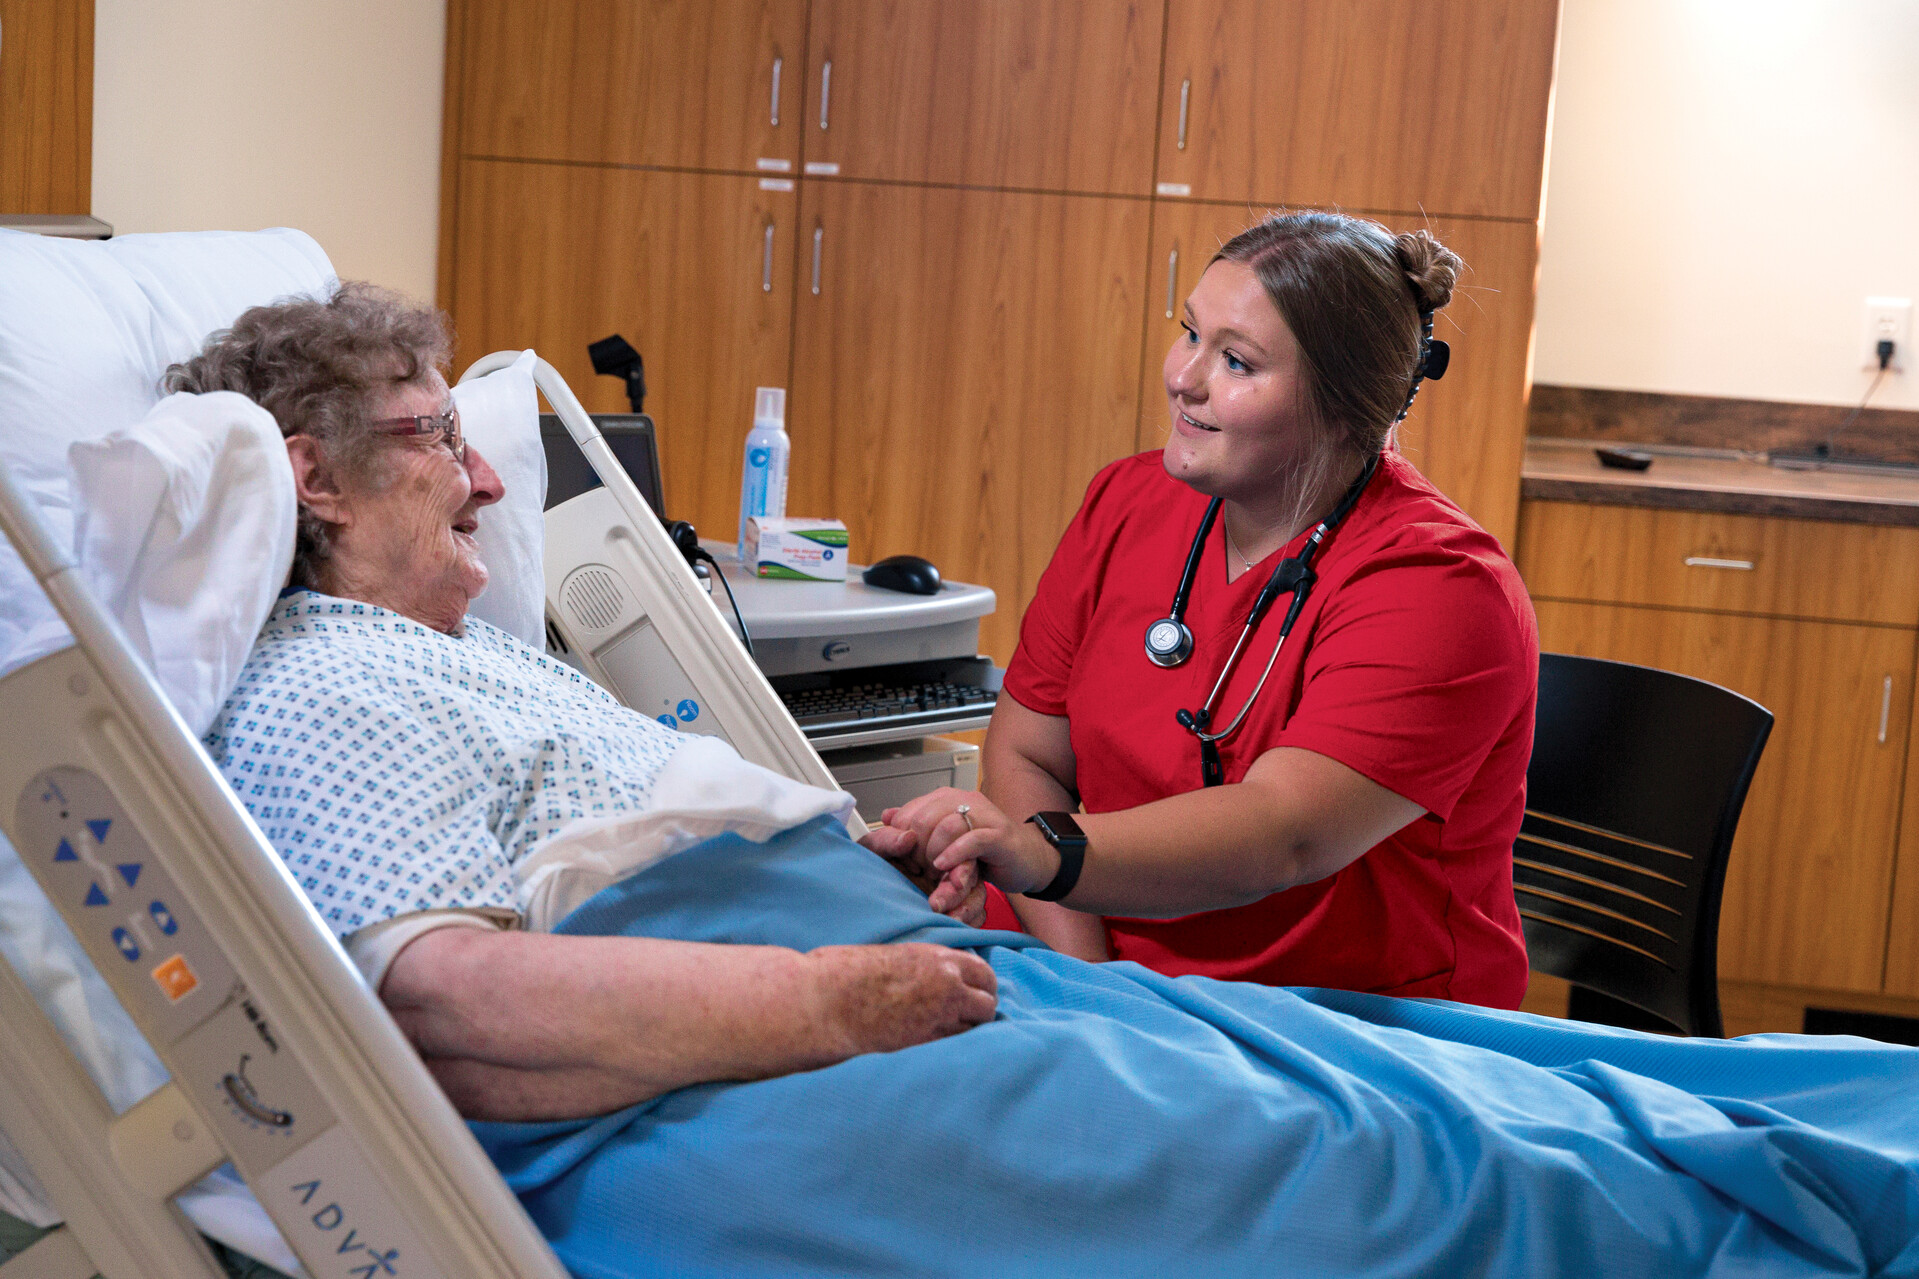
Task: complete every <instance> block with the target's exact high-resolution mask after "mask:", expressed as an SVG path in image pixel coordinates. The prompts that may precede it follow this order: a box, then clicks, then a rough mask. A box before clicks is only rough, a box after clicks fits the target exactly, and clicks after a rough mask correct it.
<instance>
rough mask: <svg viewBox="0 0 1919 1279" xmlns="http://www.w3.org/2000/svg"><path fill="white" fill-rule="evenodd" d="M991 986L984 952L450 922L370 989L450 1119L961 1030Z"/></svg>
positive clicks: (744, 1072)
mask: <svg viewBox="0 0 1919 1279" xmlns="http://www.w3.org/2000/svg"><path fill="white" fill-rule="evenodd" d="M995 991H996V985H995V980H994V977H993V970H992V968H991V967H989V966H988V965H987V964H986V962H985V961H984V960H982V959H980V958H979V957H978V956H977V955H974V954H972V953H971V952H969V951H958V950H952V949H949V948H947V947H944V946H928V945H916V944H899V945H891V946H828V947H823V948H821V949H819V950H815V951H812V952H810V953H806V954H802V953H800V952H799V951H795V950H787V949H784V948H781V947H777V946H726V945H709V944H706V943H700V942H680V941H664V940H657V939H653V938H630V937H573V936H559V935H553V934H544V933H520V932H482V931H479V930H476V929H466V928H443V929H439V930H438V931H435V932H430V933H426V934H424V935H422V936H421V937H420V938H418V939H417V940H416V941H414V942H413V943H411V944H410V945H408V946H407V948H406V949H405V950H402V951H401V952H400V953H399V955H398V956H397V957H396V958H395V959H394V961H393V964H392V967H390V968H389V969H388V970H387V976H386V980H385V981H384V982H383V983H381V986H380V998H381V999H382V1000H383V1001H384V1002H385V1003H386V1006H387V1008H388V1009H389V1010H390V1011H391V1012H392V1013H393V1016H394V1019H395V1020H396V1021H398V1022H399V1024H400V1028H401V1030H403V1031H404V1032H405V1033H406V1036H407V1038H408V1039H410V1040H412V1041H413V1044H414V1047H416V1048H417V1049H418V1050H419V1052H420V1055H421V1056H422V1057H423V1058H424V1059H425V1061H426V1065H427V1069H429V1070H431V1071H432V1072H433V1074H434V1076H435V1078H437V1079H438V1080H439V1081H440V1085H441V1087H443V1088H445V1089H446V1091H447V1095H448V1096H449V1097H451V1098H452V1099H453V1104H454V1105H455V1106H456V1107H457V1108H458V1109H459V1111H460V1113H462V1114H463V1115H466V1116H467V1117H469V1118H473V1119H506V1120H542V1119H561V1118H575V1117H581V1116H586V1115H596V1114H604V1113H606V1112H608V1111H611V1110H617V1109H619V1108H620V1107H622V1106H629V1105H632V1104H633V1103H635V1102H639V1101H644V1100H646V1099H647V1098H649V1097H655V1096H658V1095H659V1094H661V1093H664V1092H669V1091H671V1090H673V1089H675V1088H682V1087H685V1086H686V1085H688V1084H695V1083H704V1082H706V1081H709V1080H720V1079H765V1078H769V1077H771V1076H774V1075H785V1074H791V1073H793V1072H795V1071H801V1070H813V1069H817V1068H819V1067H821V1066H830V1065H832V1064H833V1063H834V1062H837V1061H843V1060H845V1059H846V1058H848V1057H852V1056H856V1055H858V1054H860V1053H868V1052H890V1051H892V1050H894V1049H897V1048H905V1047H908V1046H910V1045H912V1044H917V1043H923V1042H925V1041H927V1040H930V1039H938V1038H940V1037H942V1036H945V1035H953V1034H958V1033H959V1032H960V1031H963V1030H967V1029H969V1028H971V1027H972V1026H975V1025H977V1024H979V1023H980V1022H983V1021H988V1020H990V1019H991V1018H992V1016H993V1011H994V1008H995V1006H996V994H995Z"/></svg>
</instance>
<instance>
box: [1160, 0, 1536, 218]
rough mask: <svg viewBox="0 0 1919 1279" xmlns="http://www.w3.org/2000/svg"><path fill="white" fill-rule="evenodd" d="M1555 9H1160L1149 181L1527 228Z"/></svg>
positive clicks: (1286, 0)
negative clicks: (1162, 42)
mask: <svg viewBox="0 0 1919 1279" xmlns="http://www.w3.org/2000/svg"><path fill="white" fill-rule="evenodd" d="M1558 21H1559V0H1491V2H1490V3H1489V2H1488V0H1361V2H1359V3H1355V0H1171V4H1170V8H1169V13H1168V17H1167V32H1166V69H1165V74H1164V75H1163V76H1162V78H1161V83H1160V128H1159V169H1158V179H1159V181H1160V183H1162V184H1164V183H1177V184H1180V185H1183V186H1186V187H1188V188H1189V190H1188V191H1187V192H1186V194H1190V195H1191V196H1192V197H1193V198H1195V199H1212V200H1250V201H1255V202H1257V203H1261V204H1280V203H1285V204H1313V205H1324V206H1327V207H1332V206H1340V207H1345V208H1354V209H1372V210H1386V209H1390V210H1397V211H1399V212H1403V213H1414V212H1419V211H1422V210H1424V211H1426V212H1430V213H1434V214H1441V213H1445V214H1469V215H1476V216H1481V217H1507V218H1523V219H1525V220H1527V221H1531V220H1533V219H1535V218H1536V217H1537V216H1538V214H1539V197H1540V188H1541V185H1542V183H1543V180H1544V172H1545V160H1546V115H1547V103H1548V100H1549V96H1550V92H1551V88H1552V74H1553V55H1554V48H1555V40H1556V34H1555V33H1556V28H1557V26H1558Z"/></svg>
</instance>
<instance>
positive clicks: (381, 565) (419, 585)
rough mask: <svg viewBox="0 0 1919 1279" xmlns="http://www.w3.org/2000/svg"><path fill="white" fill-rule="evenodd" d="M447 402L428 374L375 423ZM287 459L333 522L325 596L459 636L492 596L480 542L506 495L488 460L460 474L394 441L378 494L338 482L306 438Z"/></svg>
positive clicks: (454, 466) (395, 393)
mask: <svg viewBox="0 0 1919 1279" xmlns="http://www.w3.org/2000/svg"><path fill="white" fill-rule="evenodd" d="M448 402H449V393H448V390H447V385H446V379H445V378H443V377H441V376H440V374H439V373H438V372H436V371H432V370H429V371H428V373H427V374H426V376H425V377H423V378H421V379H420V380H418V381H415V382H407V383H401V384H397V385H393V386H389V387H387V388H386V389H385V390H383V391H381V392H380V393H378V394H377V395H375V396H374V397H373V400H372V402H371V404H369V406H368V409H367V416H368V417H369V418H371V419H373V420H376V421H377V420H379V419H382V418H396V417H412V416H414V415H416V414H428V413H439V412H442V411H444V410H445V409H446V407H447V404H448ZM287 456H288V457H289V458H290V459H291V460H292V462H293V477H294V483H295V485H296V490H297V492H298V495H299V499H300V503H301V505H303V506H305V507H306V508H307V509H308V510H310V511H312V512H314V513H315V514H317V515H318V516H319V517H320V518H321V519H323V520H325V521H326V523H327V525H328V532H329V534H330V537H331V539H332V542H333V554H332V555H331V556H330V557H329V558H328V559H327V560H326V562H325V564H324V565H323V567H322V568H321V571H320V581H319V583H318V585H319V588H320V589H321V590H322V591H323V592H325V593H326V594H328V595H337V596H339V597H340V598H342V599H356V600H364V601H365V602H367V603H369V604H378V605H380V606H381V607H382V608H390V609H392V610H393V611H394V612H396V613H402V614H405V615H406V616H408V617H411V618H412V619H413V620H414V621H416V622H419V623H420V624H422V625H424V626H430V627H432V628H433V629H434V630H436V631H444V632H446V633H447V634H449V635H457V634H458V633H459V630H460V624H461V621H462V619H464V618H465V617H466V612H467V606H468V605H469V604H471V603H472V601H473V599H474V598H475V597H476V596H478V595H479V593H480V592H481V591H483V590H485V589H486V583H487V571H486V565H485V564H484V563H483V562H481V560H480V548H479V544H478V543H477V542H475V541H474V537H473V535H474V533H475V532H476V531H477V530H478V529H479V527H480V510H481V508H483V507H487V506H491V505H493V503H495V502H497V501H499V500H500V498H501V497H502V496H504V495H505V491H506V488H505V485H504V484H502V483H501V481H500V477H499V475H498V474H497V473H495V472H494V470H493V468H492V466H490V465H489V464H488V463H487V460H486V458H485V457H483V456H482V455H481V454H480V451H479V450H478V449H476V448H473V447H471V446H469V447H468V448H467V451H466V463H465V465H462V464H461V463H460V462H459V461H458V460H457V459H456V458H455V457H454V456H453V453H452V451H451V450H450V449H449V448H447V447H446V446H445V445H443V444H427V443H423V442H421V441H419V440H417V439H414V438H408V437H404V436H396V437H390V438H389V439H388V441H386V443H385V446H384V461H385V466H384V467H383V468H382V469H383V470H384V471H385V476H384V482H383V483H379V484H374V485H361V484H354V483H351V482H348V481H347V479H346V478H345V477H343V476H340V475H338V474H336V473H335V472H334V471H333V470H332V468H329V467H328V466H327V465H326V464H325V460H324V458H323V456H322V455H321V453H320V450H319V449H318V448H317V446H315V444H314V442H313V440H312V439H310V438H308V437H306V436H299V435H296V436H293V437H291V438H289V439H288V440H287Z"/></svg>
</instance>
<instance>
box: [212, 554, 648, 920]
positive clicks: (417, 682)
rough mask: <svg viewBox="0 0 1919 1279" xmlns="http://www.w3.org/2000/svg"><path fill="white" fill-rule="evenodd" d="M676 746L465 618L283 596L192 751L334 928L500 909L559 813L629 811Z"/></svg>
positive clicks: (564, 671)
mask: <svg viewBox="0 0 1919 1279" xmlns="http://www.w3.org/2000/svg"><path fill="white" fill-rule="evenodd" d="M685 740H686V739H685V738H683V737H681V736H680V735H679V734H678V733H676V732H674V731H673V730H672V729H669V728H666V727H664V726H662V725H660V724H657V723H655V722H653V721H652V720H650V719H648V718H646V717H645V716H644V715H640V714H637V713H635V712H633V711H631V710H628V709H627V708H625V707H624V706H621V705H620V704H619V703H618V702H617V701H615V700H614V699H613V698H612V697H610V696H608V695H607V694H606V693H605V692H604V691H603V690H601V689H600V688H599V687H598V686H597V685H595V684H594V683H593V682H592V681H590V680H588V679H586V678H585V677H584V676H582V675H580V674H579V673H578V672H577V671H574V670H573V669H572V668H570V667H568V666H565V665H564V664H562V663H559V662H555V661H553V660H551V659H550V658H548V657H547V656H546V655H545V654H543V653H539V652H536V651H535V650H533V649H531V648H529V647H527V646H526V645H525V644H522V643H521V642H520V641H519V640H517V639H514V638H513V637H512V636H510V635H507V634H506V633H505V632H503V631H499V630H496V629H495V628H493V627H491V626H488V625H487V624H486V623H485V622H482V621H479V620H478V619H476V618H468V619H467V622H466V633H465V634H464V635H460V636H454V635H447V634H443V633H442V632H440V631H436V630H433V629H431V628H430V627H426V626H422V625H420V624H419V623H418V622H415V621H412V620H411V619H409V618H406V617H403V616H401V615H400V614H398V613H394V612H391V611H389V610H387V609H384V608H380V607H378V606H376V605H373V604H363V603H360V602H358V601H354V600H344V599H335V598H332V597H330V596H325V595H320V594H317V593H315V592H311V591H293V592H289V593H288V594H287V596H286V597H285V598H283V599H282V600H281V601H280V603H279V605H278V607H276V608H275V609H274V611H273V614H272V616H270V617H269V618H268V619H267V623H266V626H265V627H264V628H263V629H262V630H261V633H260V639H259V642H258V643H257V644H256V645H255V646H254V649H253V653H252V655H251V656H250V657H249V658H248V659H247V663H246V667H245V669H244V670H243V671H242V672H241V675H240V683H239V687H238V688H236V689H235V690H234V693H233V696H232V697H230V698H229V699H228V700H227V703H226V706H225V708H224V709H223V710H222V711H221V712H220V715H219V718H217V719H216V720H215V721H214V722H213V727H212V728H211V729H209V730H208V732H207V736H206V746H207V749H208V750H209V751H210V752H211V753H212V755H213V758H214V762H215V763H216V764H218V765H219V767H220V770H221V772H223V773H224V774H225V775H226V778H227V780H228V781H229V782H230V783H231V784H232V785H233V788H234V790H235V791H236V792H238V794H239V796H240V799H241V802H243V803H244V804H245V805H246V808H247V811H248V812H249V813H251V814H252V815H253V819H254V821H256V822H257V823H259V825H260V828H261V830H262V831H264V832H265V834H266V837H267V840H268V842H270V843H271V844H272V845H273V846H274V848H276V849H277V850H279V852H280V855H281V856H282V857H284V858H285V859H286V862H287V865H288V866H290V867H291V868H292V870H293V874H294V877H295V878H296V879H298V880H299V881H300V886H301V887H302V888H304V889H305V890H306V893H307V896H308V897H310V898H312V900H313V902H314V904H315V905H316V906H318V907H319V910H320V914H321V916H322V917H323V918H324V919H325V920H326V921H327V923H328V924H329V925H330V926H331V927H332V928H333V930H334V932H336V933H338V934H340V935H341V936H345V935H347V934H349V933H352V932H354V931H356V930H358V929H360V928H363V927H365V926H366V925H369V924H374V923H378V922H379V921H381V920H384V919H391V918H394V917H395V916H398V915H404V914H408V913H411V912H414V911H420V910H436V909H442V908H448V907H463V908H473V907H499V908H502V909H505V910H512V909H514V880H513V863H514V862H515V861H516V860H517V859H519V858H521V857H524V856H526V855H527V854H528V853H529V852H531V851H532V850H533V849H535V848H536V847H538V846H539V844H540V843H541V842H542V841H544V840H545V839H547V838H548V837H549V836H551V835H552V834H554V833H555V832H557V831H558V830H559V829H560V828H561V827H563V826H565V825H566V824H567V823H569V822H571V821H573V820H575V819H576V818H582V817H603V816H613V815H616V814H620V813H630V812H639V811H643V810H645V809H646V808H647V807H648V806H649V801H650V800H651V797H652V795H653V791H654V787H655V783H656V782H657V781H658V778H659V774H660V771H661V769H662V768H664V767H665V765H666V762H667V760H668V759H669V758H670V757H671V756H672V755H673V753H674V752H675V751H676V750H677V749H678V748H679V746H680V745H681V744H682V742H684V741H685Z"/></svg>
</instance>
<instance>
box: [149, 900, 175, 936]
mask: <svg viewBox="0 0 1919 1279" xmlns="http://www.w3.org/2000/svg"><path fill="white" fill-rule="evenodd" d="M147 914H149V915H151V916H153V922H154V923H156V924H158V925H159V926H160V931H161V932H163V933H165V934H166V935H167V936H169V937H171V936H173V935H174V934H175V933H177V932H179V931H180V921H179V920H177V919H175V918H174V917H173V912H172V911H170V910H168V909H167V905H166V903H165V902H154V903H153V904H152V905H151V906H148V907H147Z"/></svg>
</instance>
